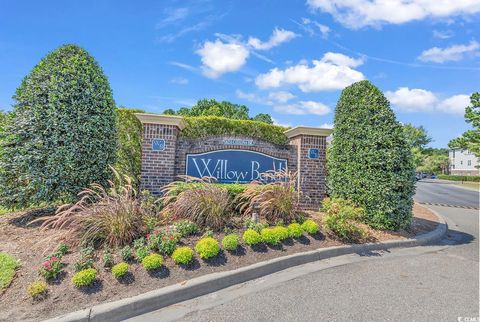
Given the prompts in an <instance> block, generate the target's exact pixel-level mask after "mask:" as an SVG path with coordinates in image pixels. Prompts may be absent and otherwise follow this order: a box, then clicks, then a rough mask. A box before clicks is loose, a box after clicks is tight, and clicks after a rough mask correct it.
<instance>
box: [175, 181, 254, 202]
mask: <svg viewBox="0 0 480 322" xmlns="http://www.w3.org/2000/svg"><path fill="white" fill-rule="evenodd" d="M175 185H176V187H175V188H174V189H173V190H170V192H169V194H170V196H178V195H179V194H180V193H182V192H184V191H185V190H188V189H198V188H203V187H205V186H207V185H208V186H212V185H214V186H216V187H218V188H224V189H226V190H227V191H228V194H229V195H230V197H232V200H233V199H234V198H235V197H237V196H238V195H239V194H241V193H242V192H244V191H245V189H246V188H247V185H246V184H241V183H203V182H183V181H177V182H175Z"/></svg>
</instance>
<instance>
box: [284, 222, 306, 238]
mask: <svg viewBox="0 0 480 322" xmlns="http://www.w3.org/2000/svg"><path fill="white" fill-rule="evenodd" d="M288 235H289V236H290V237H292V238H300V236H302V235H303V229H302V226H301V225H300V224H298V223H293V224H290V225H288Z"/></svg>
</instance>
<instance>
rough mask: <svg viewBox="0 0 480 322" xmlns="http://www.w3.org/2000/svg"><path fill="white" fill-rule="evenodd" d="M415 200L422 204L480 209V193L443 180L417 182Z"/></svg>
mask: <svg viewBox="0 0 480 322" xmlns="http://www.w3.org/2000/svg"><path fill="white" fill-rule="evenodd" d="M415 200H416V201H417V202H420V203H433V204H435V203H437V204H447V205H451V206H459V207H472V208H477V209H478V208H479V193H478V191H475V190H472V189H468V188H462V187H458V186H456V185H455V184H453V183H451V182H448V181H442V180H421V181H417V193H416V195H415Z"/></svg>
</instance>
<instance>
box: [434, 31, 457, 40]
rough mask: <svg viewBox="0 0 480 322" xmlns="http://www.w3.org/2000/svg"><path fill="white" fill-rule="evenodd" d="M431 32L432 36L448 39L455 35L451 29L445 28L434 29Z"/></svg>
mask: <svg viewBox="0 0 480 322" xmlns="http://www.w3.org/2000/svg"><path fill="white" fill-rule="evenodd" d="M432 34H433V37H435V38H438V39H448V38H451V37H453V36H454V35H455V34H454V32H453V31H451V30H445V31H441V30H434V31H433V32H432Z"/></svg>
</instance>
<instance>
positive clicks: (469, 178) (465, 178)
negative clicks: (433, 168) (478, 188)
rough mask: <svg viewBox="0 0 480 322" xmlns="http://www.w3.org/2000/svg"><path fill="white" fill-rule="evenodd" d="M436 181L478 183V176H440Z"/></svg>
mask: <svg viewBox="0 0 480 322" xmlns="http://www.w3.org/2000/svg"><path fill="white" fill-rule="evenodd" d="M438 179H442V180H451V181H471V182H480V176H454V175H447V174H440V175H438Z"/></svg>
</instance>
